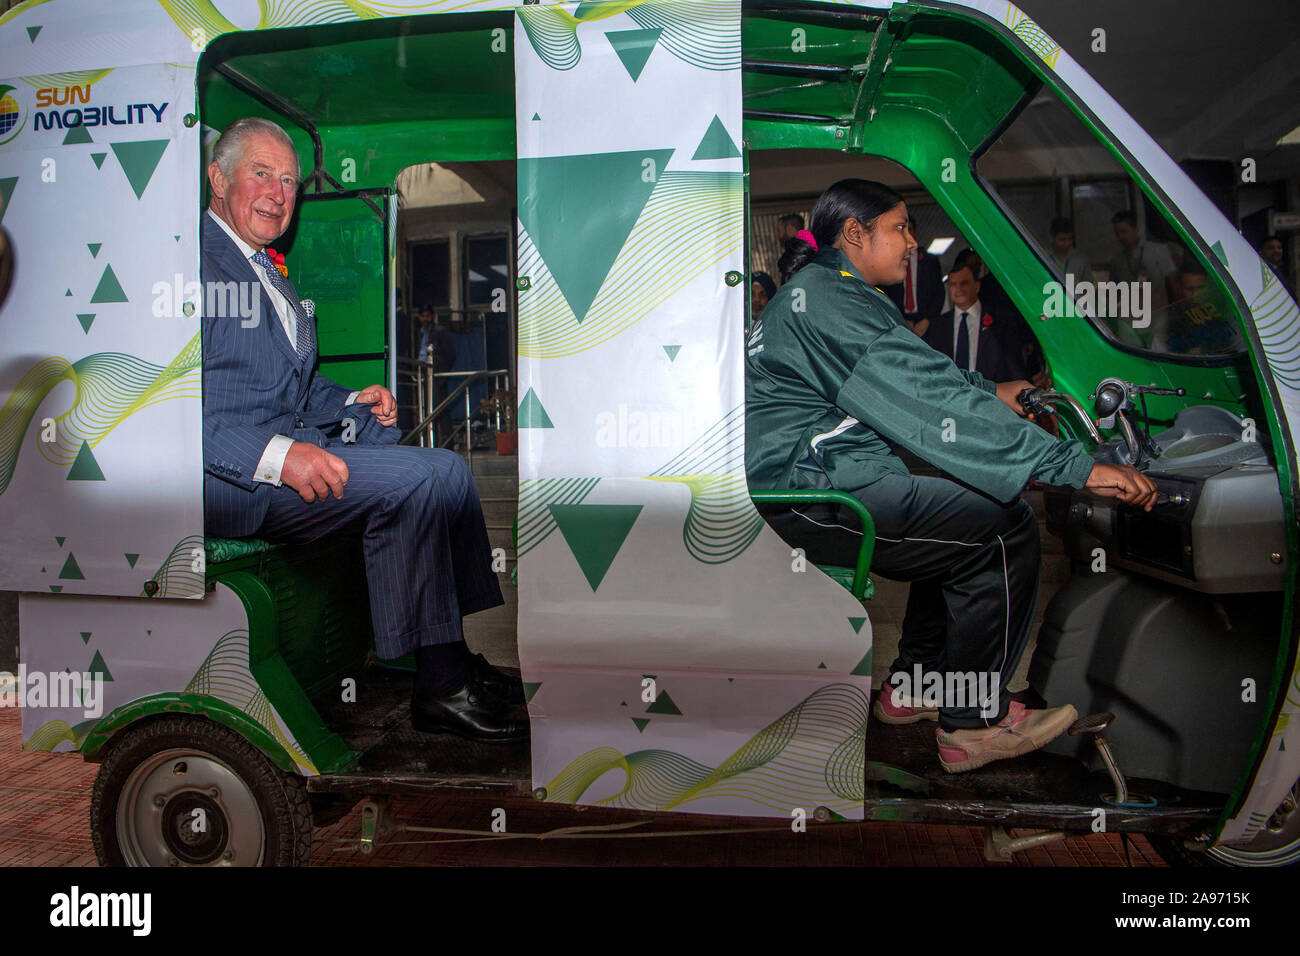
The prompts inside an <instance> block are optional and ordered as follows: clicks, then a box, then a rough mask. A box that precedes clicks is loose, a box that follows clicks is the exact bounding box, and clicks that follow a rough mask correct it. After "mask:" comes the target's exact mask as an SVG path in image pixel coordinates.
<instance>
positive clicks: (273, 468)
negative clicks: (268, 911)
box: [253, 435, 293, 488]
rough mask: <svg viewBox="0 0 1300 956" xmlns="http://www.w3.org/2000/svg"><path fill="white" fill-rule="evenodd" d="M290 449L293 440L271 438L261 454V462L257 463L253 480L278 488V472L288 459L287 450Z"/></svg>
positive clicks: (279, 483) (280, 437) (288, 438)
mask: <svg viewBox="0 0 1300 956" xmlns="http://www.w3.org/2000/svg"><path fill="white" fill-rule="evenodd" d="M292 447H293V439H292V438H290V437H289V436H288V435H275V436H273V437H272V438H271V440H270V441H269V442H267V443H266V451H264V452H262V460H261V461H259V462H258V463H257V471H256V472H255V473H254V474H253V480H254V481H260V482H262V483H264V484H268V485H275V486H276V487H277V488H278V487H280V485H281V481H280V472H281V471H282V470H283V469H284V459H285V458H286V457H288V455H289V449H290V448H292Z"/></svg>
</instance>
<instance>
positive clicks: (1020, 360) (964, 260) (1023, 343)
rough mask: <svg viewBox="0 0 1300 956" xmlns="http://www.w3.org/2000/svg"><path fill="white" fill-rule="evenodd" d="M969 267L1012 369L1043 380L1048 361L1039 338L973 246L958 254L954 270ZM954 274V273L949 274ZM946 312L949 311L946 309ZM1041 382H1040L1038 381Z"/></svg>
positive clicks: (950, 297)
mask: <svg viewBox="0 0 1300 956" xmlns="http://www.w3.org/2000/svg"><path fill="white" fill-rule="evenodd" d="M963 266H968V267H969V268H970V270H971V274H972V275H973V276H974V277H975V279H976V281H977V282H978V283H979V300H980V304H981V306H983V308H984V309H985V311H986V312H988V313H989V314H991V315H993V316H996V334H997V336H998V339H999V340H1000V341H1001V343H1002V347H1003V349H1004V351H1005V353H1006V354H1007V356H1008V360H1009V365H1010V367H1011V368H1014V369H1017V370H1019V371H1020V372H1023V373H1024V374H1023V376H1022V377H1025V378H1034V379H1042V378H1043V377H1044V370H1045V366H1046V362H1045V360H1044V358H1043V351H1042V349H1041V348H1040V347H1039V345H1038V339H1036V338H1034V333H1033V332H1032V331H1031V330H1030V328H1029V323H1028V322H1026V321H1025V319H1024V316H1022V315H1021V314H1020V310H1019V309H1017V308H1016V307H1015V305H1014V304H1012V302H1011V297H1010V296H1009V295H1007V293H1006V292H1005V291H1004V290H1003V288H1002V283H1000V282H999V281H998V280H997V277H996V276H995V275H993V273H991V272H989V270H988V268H987V267H986V266H985V265H984V259H983V258H982V257H981V256H980V254H979V253H978V252H976V251H975V250H974V249H970V248H966V249H963V250H962V251H961V252H959V253H957V259H956V260H955V261H954V262H953V266H952V271H953V272H955V271H957V270H958V269H960V268H962V267H963ZM949 274H950V275H951V273H949ZM948 291H949V295H948V302H949V303H950V304H951V305H952V306H955V305H956V303H955V302H953V300H952V287H951V286H949V287H948ZM945 311H947V310H946V309H945ZM1038 384H1041V382H1039V383H1038Z"/></svg>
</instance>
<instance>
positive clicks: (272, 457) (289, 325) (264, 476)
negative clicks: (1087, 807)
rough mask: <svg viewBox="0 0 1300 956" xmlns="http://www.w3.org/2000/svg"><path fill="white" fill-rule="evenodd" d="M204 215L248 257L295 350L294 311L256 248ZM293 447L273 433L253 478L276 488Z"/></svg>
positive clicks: (351, 398) (218, 220)
mask: <svg viewBox="0 0 1300 956" xmlns="http://www.w3.org/2000/svg"><path fill="white" fill-rule="evenodd" d="M208 215H209V216H211V217H212V221H213V222H215V223H216V224H217V225H218V226H220V227H221V228H222V229H224V230H225V232H226V235H228V236H229V237H230V240H231V242H233V243H234V244H235V245H236V246H237V247H238V248H239V251H240V252H242V253H243V254H244V258H245V259H247V260H249V265H251V266H252V267H253V271H254V272H256V273H257V278H258V279H259V280H261V283H262V288H264V289H265V290H266V294H267V295H268V296H270V297H271V304H272V305H273V306H275V314H276V315H278V316H279V317H280V327H281V328H282V329H284V334H285V335H287V336H288V337H289V345H291V346H292V347H293V350H294V351H295V352H297V351H298V313H297V312H296V311H295V310H294V308H293V306H292V305H291V304H290V302H289V300H288V299H286V298H285V297H284V294H283V293H282V292H281V291H280V290H279V289H277V288H276V287H275V286H274V285H272V284H271V280H270V278H268V277H267V274H266V270H265V269H263V268H262V267H261V266H260V265H258V264H257V263H256V262H253V261H252V260H253V256H255V255H257V253H258V252H259V251H260V250H258V249H254V248H253V247H252V246H250V245H249V244H248V243H246V242H245V241H244V240H243V239H241V238H239V236H238V235H237V234H236V233H235V231H234V230H233V229H231V228H230V225H229V224H228V223H227V222H226V221H225V220H224V219H222V218H221V217H220V216H218V215H217V214H216V213H214V212H213V211H212V210H211V209H209V210H208ZM359 394H360V393H359V392H353V393H352V394H351V395H349V396H348V400H347V402H346V404H348V405H351V404H352V403H353V402H355V401H356V400H357V395H359ZM292 447H293V439H292V438H290V437H289V436H288V435H273V436H272V437H271V440H270V441H269V442H267V443H266V449H265V451H263V452H262V457H261V459H260V460H259V461H258V463H257V469H256V470H255V471H254V472H253V480H254V481H261V482H265V483H267V484H271V485H275V486H276V487H277V488H278V487H279V486H280V485H281V484H282V482H281V480H280V473H281V472H282V471H283V470H284V460H285V458H286V457H288V455H289V449H290V448H292Z"/></svg>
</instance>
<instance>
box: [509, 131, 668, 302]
mask: <svg viewBox="0 0 1300 956" xmlns="http://www.w3.org/2000/svg"><path fill="white" fill-rule="evenodd" d="M672 155H673V151H672V150H671V149H652V150H645V151H641V150H634V151H632V152H626V153H591V154H587V155H583V156H550V157H544V158H540V159H521V160H519V192H520V195H522V196H525V197H526V198H525V199H524V201H523V202H521V203H520V204H519V218H520V221H522V222H523V224H524V228H525V229H527V230H528V235H529V236H530V237H532V240H533V244H534V245H535V246H536V247H537V251H538V253H540V254H541V257H542V259H543V261H545V263H546V268H547V269H549V270H550V273H551V276H552V277H553V278H554V279H555V284H556V285H557V286H559V288H560V294H561V295H563V296H564V300H565V301H566V302H567V303H568V304H569V308H570V309H572V310H573V314H574V316H575V317H576V318H577V320H578V321H579V322H581V321H582V320H583V319H585V318H586V317H587V312H588V310H589V309H590V308H591V303H592V302H594V301H595V300H596V294H597V293H598V292H600V287H601V285H602V284H603V283H604V281H605V277H606V276H607V275H609V270H610V267H611V266H613V265H614V260H615V259H617V258H618V254H619V252H621V251H622V249H623V244H624V243H625V242H627V237H628V236H629V235H631V234H632V227H633V226H635V225H636V221H637V219H639V218H640V217H641V211H642V210H643V209H644V208H645V204H646V201H647V200H649V198H650V194H651V193H652V192H654V188H655V182H656V181H657V180H658V177H659V175H660V174H661V173H662V172H663V170H664V167H665V166H667V165H668V160H669V159H670V158H671V157H672ZM646 160H651V161H653V168H654V170H655V175H654V176H643V173H648V171H649V170H650V168H651V164H650V163H645V161H646ZM643 163H645V165H643ZM646 178H649V179H650V180H651V181H650V182H646Z"/></svg>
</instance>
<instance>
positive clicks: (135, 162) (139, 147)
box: [112, 139, 168, 199]
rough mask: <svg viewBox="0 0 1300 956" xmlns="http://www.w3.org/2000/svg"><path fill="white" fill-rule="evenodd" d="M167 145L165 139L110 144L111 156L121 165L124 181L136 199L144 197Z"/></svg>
mask: <svg viewBox="0 0 1300 956" xmlns="http://www.w3.org/2000/svg"><path fill="white" fill-rule="evenodd" d="M167 143H168V140H165V139H146V140H141V141H140V142H138V143H113V144H112V147H113V155H114V156H116V157H117V161H118V162H119V163H121V164H122V171H123V172H124V173H126V181H127V182H129V183H130V184H131V188H132V189H133V190H135V198H136V199H139V198H140V197H141V196H143V195H144V190H145V187H146V186H148V185H149V180H150V179H152V178H153V171H154V170H155V169H157V168H158V160H160V159H162V154H163V150H165V149H166V148H167Z"/></svg>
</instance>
